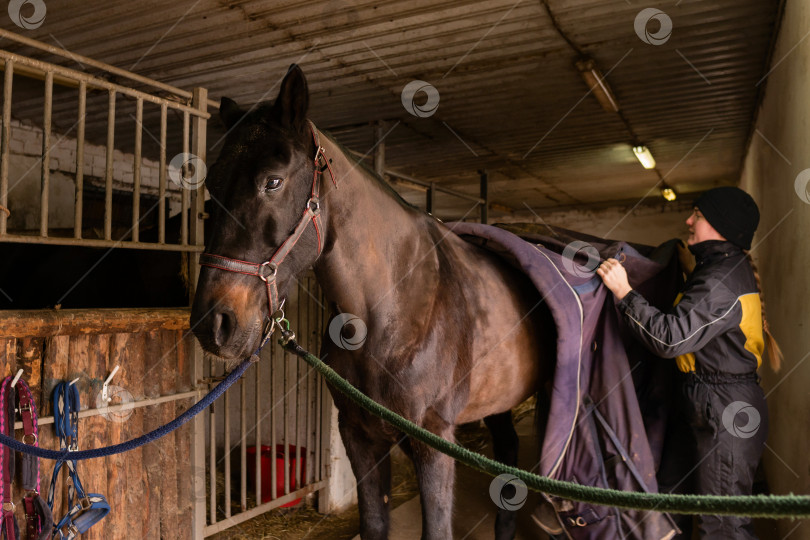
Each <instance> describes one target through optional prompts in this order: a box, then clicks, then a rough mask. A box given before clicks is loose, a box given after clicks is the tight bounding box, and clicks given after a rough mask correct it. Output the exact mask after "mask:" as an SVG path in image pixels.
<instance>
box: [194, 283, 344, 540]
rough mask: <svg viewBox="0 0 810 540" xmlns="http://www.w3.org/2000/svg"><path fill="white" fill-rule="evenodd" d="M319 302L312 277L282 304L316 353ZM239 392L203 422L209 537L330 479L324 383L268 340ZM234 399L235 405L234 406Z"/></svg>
mask: <svg viewBox="0 0 810 540" xmlns="http://www.w3.org/2000/svg"><path fill="white" fill-rule="evenodd" d="M324 304H325V300H324V298H323V297H322V293H321V292H320V290H319V288H318V286H317V284H316V282H315V277H314V274H312V272H308V273H307V274H306V275H305V276H304V277H303V278H301V280H300V281H299V282H298V284H297V286H296V287H295V288H293V290H291V291H290V295H289V298H288V300H287V305H288V306H289V307H288V308H287V309H286V312H287V318H288V319H289V320H290V321H291V323H292V324H293V327H294V328H295V330H296V332H297V333H298V335H299V338H300V340H301V342H302V344H305V345H304V346H305V347H307V348H308V349H309V350H318V349H319V348H320V342H321V339H322V335H323V333H324V331H325V324H326V317H327V313H326V309H325V308H324ZM268 366H269V369H268ZM207 368H208V373H209V379H210V380H218V379H219V378H220V377H221V376H222V372H223V369H222V366H221V364H219V363H216V362H214V361H211V362H210V363H209V365H208V366H207ZM238 392H239V393H238V397H237V396H236V395H233V394H231V395H228V394H227V393H226V395H225V396H224V399H223V400H222V402H221V403H217V404H215V405H214V406H213V407H211V408H210V410H209V414H208V418H207V421H208V427H209V430H208V437H209V440H208V451H209V454H208V470H209V471H211V473H210V476H209V477H208V489H207V495H208V512H207V513H208V516H207V523H208V524H207V526H206V527H205V536H206V537H208V536H211V535H214V534H216V533H219V532H221V531H224V530H226V529H228V528H231V527H234V526H236V525H239V524H242V523H243V522H245V521H247V520H249V519H252V518H255V517H257V516H259V515H260V514H263V513H265V512H267V511H268V510H271V509H275V508H279V507H288V506H293V505H296V504H298V502H299V500H301V499H303V498H304V497H306V496H308V495H310V494H312V493H315V492H317V491H319V490H321V489H323V488H325V487H326V486H327V482H328V475H329V471H328V467H327V463H326V460H325V459H324V453H325V452H326V450H327V447H328V439H329V434H328V431H327V430H326V429H325V428H326V425H327V423H328V421H329V417H330V411H331V409H330V407H331V399H330V397H329V394H328V390H327V388H326V386H325V384H324V382H323V380H322V378H321V377H319V376H318V375H317V373H315V372H314V370H312V369H311V368H310V367H309V366H308V365H307V364H305V363H303V362H299V361H296V358H295V357H293V356H292V355H289V354H288V353H287V352H286V351H284V350H283V349H282V348H281V346H280V345H278V344H277V343H275V341H273V342H271V343H269V344H268V345H267V346H266V347H265V348H264V350H263V351H262V361H261V362H259V363H257V364H256V372H255V377H254V379H253V381H250V380H245V379H243V380H241V381H240V386H239V389H238ZM236 399H238V400H239V406H234V401H236ZM220 441H222V442H223V444H221V445H219V444H218V442H220ZM268 443H269V444H268ZM220 447H221V448H222V451H219V448H220ZM234 484H237V485H238V486H239V487H238V489H236V488H235V487H234ZM249 530H252V529H249ZM249 530H248V531H249Z"/></svg>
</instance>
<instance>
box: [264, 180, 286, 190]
mask: <svg viewBox="0 0 810 540" xmlns="http://www.w3.org/2000/svg"><path fill="white" fill-rule="evenodd" d="M282 183H284V179H283V178H281V177H279V176H268V177H267V178H265V180H264V188H263V189H264V192H265V193H267V192H268V191H276V190H277V189H278V188H280V187H281V184H282Z"/></svg>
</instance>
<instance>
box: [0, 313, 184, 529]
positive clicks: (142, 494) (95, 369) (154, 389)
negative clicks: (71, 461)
mask: <svg viewBox="0 0 810 540" xmlns="http://www.w3.org/2000/svg"><path fill="white" fill-rule="evenodd" d="M192 339H193V338H192V337H191V336H190V335H189V332H188V310H187V309H166V310H155V309H151V310H126V309H123V310H93V311H85V310H65V311H61V312H58V311H25V312H21V311H18V312H9V311H4V312H0V374H2V376H3V377H5V376H6V375H13V374H15V373H16V372H17V370H18V369H22V370H23V371H24V375H23V377H24V378H25V380H26V382H28V384H29V386H30V387H31V390H32V392H33V395H34V397H35V399H36V402H37V408H38V413H39V418H40V428H39V433H40V438H39V442H40V446H41V447H44V448H50V449H58V447H59V441H58V439H57V438H56V437H55V435H54V430H53V423H52V415H53V406H52V402H51V394H52V391H53V388H54V387H55V386H56V384H57V383H59V382H60V381H63V380H68V381H70V380H73V379H77V378H78V381H77V383H76V384H77V385H78V386H79V391H80V396H81V406H82V410H83V411H85V410H88V409H97V408H100V407H103V403H102V402H101V401H100V394H101V390H102V385H103V382H104V380H105V379H106V377H107V375H108V374H109V373H110V372H111V371H112V370H113V368H114V367H115V365H119V366H120V369H119V371H118V373H117V374H116V376H115V378H114V379H113V380H112V382H111V387H110V391H109V392H110V395H111V397H112V402H111V403H110V406H113V405H116V404H118V403H127V402H133V403H135V404H138V402H144V401H145V400H154V399H159V400H161V401H162V402H161V403H157V404H151V405H147V404H145V403H141V404H139V406H137V407H136V408H133V409H130V410H118V411H114V412H109V411H108V412H107V413H106V414H102V413H103V411H89V412H91V415H90V416H86V417H82V418H80V419H79V448H80V449H90V448H99V447H102V446H109V445H112V444H116V443H120V442H124V441H126V440H129V439H132V438H135V437H138V436H140V435H142V434H143V433H145V432H147V431H151V430H153V429H155V428H158V427H160V426H161V425H163V424H165V423H167V422H169V421H170V420H172V419H173V418H174V417H175V416H176V415H177V414H179V413H180V412H182V411H184V410H186V409H187V408H188V407H190V406H191V405H192V404H193V403H194V395H193V392H192V387H193V383H192V380H191V368H192V365H191V362H190V359H189V351H190V347H191V340H192ZM190 430H191V424H186V425H185V426H183V427H181V428H180V429H179V430H177V431H175V432H173V433H170V434H169V435H167V436H165V437H163V438H162V439H160V440H158V441H156V442H153V443H150V444H148V445H146V446H143V447H141V448H138V449H135V450H132V451H129V452H126V453H124V454H118V455H115V456H109V457H106V458H99V459H91V460H86V461H80V462H79V464H78V471H79V475H80V477H81V480H82V483H83V484H84V487H85V489H86V490H87V491H90V492H94V493H101V494H104V495H105V496H106V497H107V500H108V501H109V503H110V507H111V508H112V510H111V512H110V513H109V515H108V516H107V517H106V518H105V519H103V520H102V521H101V522H99V523H98V524H96V525H94V526H93V527H92V528H91V529H90V531H89V532H88V533H87V534H86V535H84V536H83V538H87V539H99V540H100V539H105V540H106V539H119V538H120V539H124V538H133V537H135V538H161V539H175V538H178V539H179V538H187V537H188V535H189V531H190V528H191V519H192V512H191V505H192V500H191V497H192V489H191V485H192V482H191V462H190V461H191V460H190V457H189V456H190V444H191V431H190ZM17 435H18V438H19V437H20V436H21V435H20V433H19V431H18V433H17ZM53 468H54V462H53V461H50V460H40V470H41V475H42V484H41V486H42V487H41V491H42V496H43V498H47V494H48V491H49V490H50V479H51V474H52V471H53ZM65 469H66V468H64V467H63V472H62V473H61V474H60V479H59V481H58V482H57V484H56V492H55V498H54V499H55V500H54V516H55V519H57V520H58V519H59V518H60V517H61V516H62V515H64V513H65V512H66V508H65V502H66V494H67V487H66V486H67V484H66V471H65ZM22 495H23V491H22V487H21V485H20V483H19V481H15V484H14V500H15V503H17V514H18V523H19V524H20V526H21V527H24V516H23V513H22V505H21V504H19V502H20V499H21V498H22Z"/></svg>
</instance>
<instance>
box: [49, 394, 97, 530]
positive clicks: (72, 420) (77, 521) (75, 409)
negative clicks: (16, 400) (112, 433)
mask: <svg viewBox="0 0 810 540" xmlns="http://www.w3.org/2000/svg"><path fill="white" fill-rule="evenodd" d="M80 409H81V404H80V402H79V389H78V388H77V387H76V385H75V384H71V383H69V382H61V383H59V384H58V385H56V388H54V389H53V424H54V428H55V429H56V436H57V437H59V441H60V446H61V449H62V450H63V451H64V450H67V451H68V452H75V451H77V450H78V449H79V446H78V443H79V410H80ZM63 464H65V465H66V466H67V469H68V474H69V475H70V480H71V482H70V483H69V485H68V509H69V510H68V513H67V514H65V516H64V517H63V518H62V519H61V520H59V522H58V523H56V525H54V536H53V537H54V538H55V539H59V540H72V539H73V538H76V537H77V536H79V535H80V534H84V533H85V532H87V530H88V529H89V528H90V527H92V526H93V525H95V524H96V523H98V522H99V521H101V520H102V519H103V518H104V516H106V515H107V514H108V513H109V512H110V505H109V504H108V503H107V499H106V497H104V495H102V494H100V493H86V492H85V490H84V487H83V486H82V482H81V480H80V479H79V473H78V471H77V470H76V460H72V459H66V460H59V461H57V462H56V466H55V467H54V469H53V477H52V478H51V489H50V491H49V493H48V507H49V508H50V509H51V510H53V494H54V491H55V490H56V481H57V479H58V478H59V471H60V470H61V468H62V465H63ZM74 495H75V496H76V498H77V500H76V503H75V504H74V502H73V497H74Z"/></svg>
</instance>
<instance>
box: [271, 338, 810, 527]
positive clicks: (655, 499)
mask: <svg viewBox="0 0 810 540" xmlns="http://www.w3.org/2000/svg"><path fill="white" fill-rule="evenodd" d="M279 343H280V344H281V345H282V346H283V347H284V349H286V350H287V351H289V352H291V353H293V354H295V355H297V356H300V357H301V358H303V359H304V360H305V361H306V362H307V363H308V364H309V365H311V366H312V367H313V368H315V370H317V371H318V373H320V374H321V375H323V377H324V378H325V379H326V380H327V382H328V383H329V384H331V385H332V386H333V387H334V388H337V389H338V390H340V391H341V392H342V393H344V394H346V396H348V397H349V399H351V400H352V401H354V402H355V403H356V404H357V405H359V406H360V407H362V408H364V409H365V410H367V411H368V412H370V413H371V414H373V415H375V416H377V417H379V418H382V419H383V420H385V421H386V422H388V423H390V424H391V425H393V426H395V427H396V428H397V429H399V430H400V431H402V432H403V433H406V434H407V435H410V436H411V437H413V438H414V439H416V440H419V441H421V442H423V443H425V444H427V445H429V446H431V447H433V448H435V449H436V450H438V451H439V452H442V453H444V454H447V455H448V456H450V457H452V458H453V459H455V460H457V461H460V462H461V463H463V464H464V465H467V466H468V467H472V468H473V469H475V470H478V471H481V472H483V473H486V474H489V475H491V476H498V475H501V474H511V475H514V476H516V477H517V478H519V479H520V480H522V481H523V482H524V483H525V484H526V486H527V487H528V488H529V489H531V490H532V491H538V492H542V493H546V494H548V495H553V496H556V497H562V498H564V499H570V500H574V501H579V502H584V503H590V504H598V505H603V506H615V507H618V508H625V509H629V510H655V511H658V512H670V513H675V514H718V515H730V516H745V517H757V518H794V519H795V518H800V519H807V518H810V496H808V495H793V494H790V495H732V496H729V495H672V494H661V493H641V492H635V491H620V490H615V489H606V488H598V487H593V486H583V485H581V484H575V483H573V482H564V481H562V480H555V479H553V478H548V477H545V476H539V475H536V474H533V473H530V472H528V471H524V470H522V469H518V468H516V467H510V466H508V465H504V464H503V463H499V462H497V461H495V460H493V459H490V458H488V457H486V456H482V455H481V454H478V453H476V452H473V451H471V450H468V449H467V448H464V447H463V446H459V445H458V444H455V443H452V442H450V441H448V440H445V439H443V438H441V437H439V436H438V435H436V434H434V433H431V432H430V431H428V430H426V429H424V428H421V427H419V426H417V425H416V424H414V423H413V422H411V421H409V420H407V419H405V418H403V417H402V416H400V415H398V414H396V413H395V412H393V411H390V410H389V409H386V408H385V407H383V406H382V405H380V404H379V403H377V402H376V401H374V400H372V399H371V398H369V397H368V396H366V395H365V394H363V393H362V392H360V391H359V390H358V389H357V388H355V387H354V386H352V385H351V384H350V383H349V382H348V381H347V380H346V379H344V378H343V377H341V376H340V375H338V374H337V373H336V372H335V371H334V370H333V369H332V368H330V367H329V366H327V365H326V364H324V363H323V361H321V360H320V359H319V358H318V357H316V356H315V355H313V354H311V353H309V352H307V351H306V350H304V349H303V348H301V346H299V345H298V343H296V342H295V335H294V334H292V332H290V330H289V323H288V324H287V329H286V332H284V331H282V339H280V340H279Z"/></svg>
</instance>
